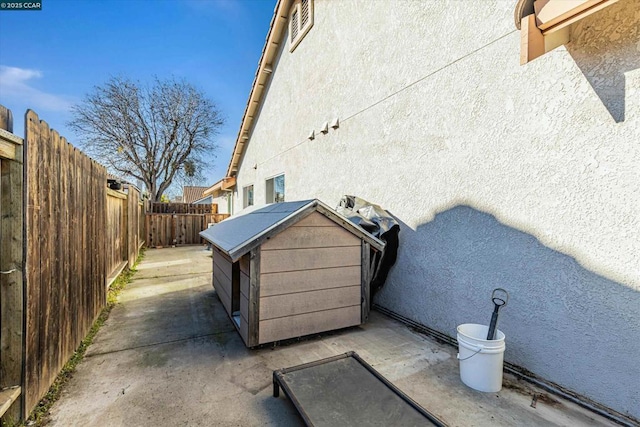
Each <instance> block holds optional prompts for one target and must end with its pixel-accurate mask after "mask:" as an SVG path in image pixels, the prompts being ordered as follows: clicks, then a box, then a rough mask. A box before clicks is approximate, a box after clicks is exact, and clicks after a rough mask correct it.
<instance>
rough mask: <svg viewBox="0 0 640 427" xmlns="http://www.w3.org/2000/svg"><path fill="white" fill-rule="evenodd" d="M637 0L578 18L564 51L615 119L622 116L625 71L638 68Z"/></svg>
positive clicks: (619, 120)
mask: <svg viewBox="0 0 640 427" xmlns="http://www.w3.org/2000/svg"><path fill="white" fill-rule="evenodd" d="M638 7H640V2H638V1H637V0H622V1H620V2H618V3H616V4H614V5H612V6H610V7H608V8H606V9H604V10H602V11H600V12H598V13H595V14H593V15H592V16H590V17H587V18H585V19H583V20H582V21H580V22H579V23H578V24H576V25H575V26H574V28H573V29H572V32H571V42H570V43H569V44H567V45H566V48H567V51H568V52H569V54H570V55H571V57H572V58H573V60H574V61H575V63H576V65H577V66H578V67H579V68H580V71H582V74H584V76H585V77H586V79H587V80H588V81H589V84H590V85H591V87H592V88H593V90H594V91H595V93H596V94H597V95H598V97H599V98H600V100H601V101H602V103H603V105H604V106H605V107H606V108H607V110H608V111H609V114H611V117H612V118H613V119H614V120H615V121H616V123H620V122H623V121H624V120H625V89H626V86H627V82H626V78H625V73H627V72H630V71H634V70H637V69H640V51H639V49H640V47H639V46H640V31H639V30H638V19H637V18H636V17H635V16H634V15H635V14H636V8H638Z"/></svg>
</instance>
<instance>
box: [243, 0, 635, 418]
mask: <svg viewBox="0 0 640 427" xmlns="http://www.w3.org/2000/svg"><path fill="white" fill-rule="evenodd" d="M514 5H515V1H513V0H507V1H482V2H470V1H469V2H467V1H441V0H434V1H422V2H416V1H409V2H399V3H396V2H386V1H373V2H372V1H368V0H367V1H347V0H345V1H329V0H315V16H314V26H313V28H312V29H311V31H310V32H309V33H308V34H307V36H306V37H305V39H304V40H303V41H302V42H301V44H300V45H299V46H298V47H297V49H296V50H295V51H294V52H292V53H290V52H289V50H288V44H287V45H286V46H285V47H284V49H283V50H281V53H280V56H279V58H278V61H277V63H275V64H274V65H273V68H274V73H273V74H272V78H271V80H270V83H269V85H268V89H267V96H266V99H265V100H264V102H263V105H262V108H261V109H260V112H259V116H258V117H257V120H256V123H255V126H254V128H253V130H252V132H251V137H250V143H249V144H248V147H247V149H246V152H245V155H244V157H243V160H242V163H241V167H240V170H239V173H238V181H237V182H238V185H237V188H240V189H241V188H242V187H243V186H245V185H248V184H254V191H255V195H254V197H255V201H256V204H257V205H260V204H263V203H264V200H265V194H264V191H265V185H264V182H265V179H267V178H269V177H272V176H274V175H277V174H279V173H285V177H286V199H287V200H297V199H305V198H312V197H318V198H320V199H322V200H323V201H325V202H327V203H328V204H330V205H336V204H337V202H338V200H339V199H340V197H341V196H342V195H343V194H353V195H357V196H359V197H362V198H364V199H367V200H369V201H371V202H374V203H377V204H380V205H381V206H383V207H384V208H386V209H388V210H389V211H390V212H392V213H393V214H394V215H395V216H397V217H398V219H399V220H400V221H401V222H402V231H401V235H400V238H401V248H400V254H399V258H398V261H397V264H396V266H395V267H394V268H393V270H392V272H391V274H390V276H389V279H388V281H387V284H386V285H385V287H384V289H383V290H382V291H381V293H380V294H379V295H378V296H377V302H378V303H379V304H381V305H383V306H385V307H387V308H389V309H390V310H393V311H395V312H397V313H399V314H402V315H404V316H406V317H409V318H411V319H413V320H415V321H417V322H420V323H422V324H424V325H426V326H428V327H431V328H434V329H436V330H439V331H442V332H444V333H447V334H448V335H450V336H455V328H456V325H458V324H461V323H470V322H477V323H485V324H486V323H488V321H489V317H490V312H491V308H492V305H491V304H490V302H489V295H490V293H491V290H492V289H493V288H495V287H504V288H506V289H508V290H509V292H510V293H511V301H510V303H509V306H508V307H507V308H506V309H505V310H504V311H503V313H502V315H501V319H500V329H501V330H503V331H504V332H505V334H506V336H507V350H506V355H505V357H506V360H507V361H509V362H511V363H514V364H517V365H519V366H522V367H524V368H526V369H528V370H530V371H532V372H533V373H535V374H536V375H539V376H541V377H544V378H546V379H547V380H550V381H553V382H555V383H558V384H560V385H562V386H564V387H566V388H569V389H571V390H574V391H575V392H578V393H580V394H582V395H584V396H586V397H588V398H590V399H593V400H595V401H597V402H600V403H602V404H604V405H607V406H609V407H611V408H613V409H615V410H617V411H620V412H622V413H625V414H628V415H631V416H634V417H636V418H640V405H638V402H639V401H640V392H639V387H638V382H637V381H638V378H640V358H639V356H638V355H640V255H639V254H640V28H639V27H640V0H620V2H619V3H617V4H615V5H613V6H611V7H609V8H608V9H606V10H604V11H602V12H601V13H599V14H596V15H594V16H592V17H589V18H587V19H586V20H584V21H583V22H581V23H580V24H578V25H577V26H576V27H575V28H574V29H573V41H572V42H571V43H570V44H569V45H567V46H563V47H560V48H558V49H557V50H555V51H553V52H551V53H548V54H547V55H545V56H543V57H541V58H539V59H536V60H535V61H533V62H531V63H530V64H527V65H525V66H520V65H519V37H520V33H519V31H517V30H515V27H514V24H513V8H514ZM336 117H337V118H339V119H340V127H339V128H338V129H337V130H333V129H331V130H330V131H329V133H328V134H326V135H323V134H320V133H319V129H320V126H321V125H322V123H323V122H325V121H331V120H332V119H334V118H336ZM312 129H315V131H316V139H315V140H313V141H309V140H307V139H306V137H307V135H308V134H309V132H310V131H311V130H312ZM240 196H241V193H240ZM235 203H236V205H235V210H236V211H239V210H240V209H241V208H242V200H241V197H236V198H235Z"/></svg>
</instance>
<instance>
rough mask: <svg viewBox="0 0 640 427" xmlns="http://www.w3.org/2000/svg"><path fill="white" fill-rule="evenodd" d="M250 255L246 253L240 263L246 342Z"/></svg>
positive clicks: (241, 315) (242, 329)
mask: <svg viewBox="0 0 640 427" xmlns="http://www.w3.org/2000/svg"><path fill="white" fill-rule="evenodd" d="M249 258H250V255H249V254H247V255H244V256H243V257H242V258H240V260H239V261H238V263H239V264H240V336H242V339H243V340H244V342H245V343H246V342H248V339H249V289H250V285H251V278H250V274H251V272H250V268H249V265H250V260H249Z"/></svg>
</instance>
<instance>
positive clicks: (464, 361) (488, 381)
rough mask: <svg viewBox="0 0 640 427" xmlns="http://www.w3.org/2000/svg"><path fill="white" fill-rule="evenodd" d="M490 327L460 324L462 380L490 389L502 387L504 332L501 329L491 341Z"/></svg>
mask: <svg viewBox="0 0 640 427" xmlns="http://www.w3.org/2000/svg"><path fill="white" fill-rule="evenodd" d="M488 331H489V327H488V326H486V325H476V324H474V323H466V324H464V325H460V326H458V359H459V360H460V379H461V380H462V382H463V383H465V384H466V385H468V386H469V387H471V388H473V389H475V390H478V391H486V392H496V391H500V389H501V388H502V363H503V361H504V349H505V344H504V333H502V331H500V330H497V331H496V334H495V339H494V340H487V339H486V338H487V332H488Z"/></svg>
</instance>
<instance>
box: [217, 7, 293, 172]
mask: <svg viewBox="0 0 640 427" xmlns="http://www.w3.org/2000/svg"><path fill="white" fill-rule="evenodd" d="M291 2H292V0H278V2H277V3H276V6H275V8H274V14H273V18H272V19H271V24H270V25H269V32H268V33H267V38H266V40H265V45H264V47H263V48H262V54H261V56H260V61H259V62H258V69H257V71H256V74H255V77H254V79H253V84H252V85H251V92H250V93H249V100H248V101H247V105H246V107H245V109H244V114H243V116H242V122H241V123H240V130H239V131H238V136H237V137H236V143H235V145H234V147H233V153H232V154H231V159H230V161H229V166H228V167H227V177H233V176H236V174H237V172H238V166H239V164H240V159H241V158H242V153H243V151H244V146H245V145H246V144H247V143H248V141H249V130H250V129H251V126H252V124H253V119H254V116H255V114H256V113H257V111H258V108H259V107H260V103H261V102H262V95H263V92H264V88H265V87H266V81H267V79H268V78H269V75H270V74H271V73H272V71H273V69H272V62H273V59H274V58H275V56H276V54H277V52H278V49H279V47H280V44H281V42H282V36H283V34H284V33H285V31H284V29H285V28H286V24H287V16H288V12H289V7H290V5H291Z"/></svg>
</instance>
